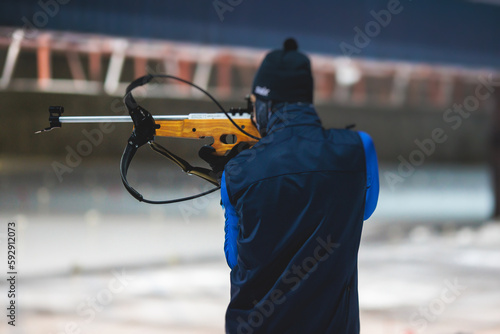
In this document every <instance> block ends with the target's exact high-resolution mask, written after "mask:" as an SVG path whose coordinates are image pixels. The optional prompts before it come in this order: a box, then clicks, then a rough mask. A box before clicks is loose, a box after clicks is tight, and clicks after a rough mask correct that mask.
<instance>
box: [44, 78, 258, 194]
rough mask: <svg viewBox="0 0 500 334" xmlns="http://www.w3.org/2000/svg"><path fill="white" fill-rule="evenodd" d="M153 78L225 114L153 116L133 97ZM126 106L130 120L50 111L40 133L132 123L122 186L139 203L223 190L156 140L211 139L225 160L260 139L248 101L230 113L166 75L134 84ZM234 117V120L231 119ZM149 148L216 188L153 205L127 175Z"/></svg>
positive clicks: (206, 171) (122, 166)
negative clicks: (181, 88)
mask: <svg viewBox="0 0 500 334" xmlns="http://www.w3.org/2000/svg"><path fill="white" fill-rule="evenodd" d="M154 78H169V79H174V80H178V81H181V82H183V83H186V84H188V85H191V86H193V87H195V88H197V89H198V90H200V91H201V92H203V93H204V94H205V95H206V96H208V97H209V98H210V99H211V100H212V101H213V102H214V103H215V104H216V105H217V106H218V107H219V109H220V111H222V112H221V113H211V114H198V113H195V114H189V115H177V116H176V115H151V113H150V112H149V111H147V110H146V109H145V108H143V107H142V106H140V105H139V104H138V103H137V102H136V100H135V99H134V97H133V96H132V90H134V89H135V88H137V87H139V86H142V85H145V84H147V83H148V82H150V81H151V80H152V79H154ZM123 102H124V103H125V106H126V107H127V110H128V112H129V115H130V117H129V116H62V114H63V113H64V107H62V106H52V107H49V114H50V116H49V123H50V126H49V127H48V128H45V129H43V130H41V131H38V132H37V133H40V132H46V131H50V130H52V129H54V128H60V127H61V126H62V123H104V122H106V123H109V122H133V123H134V128H133V131H132V134H131V135H130V137H129V139H128V141H127V146H126V147H125V150H124V151H123V154H122V158H121V161H120V175H121V179H122V183H123V185H124V186H125V188H126V189H127V191H128V192H129V193H130V194H131V195H132V196H133V197H134V198H136V199H137V200H138V201H140V202H145V203H150V204H169V203H176V202H182V201H186V200H190V199H194V198H198V197H201V196H204V195H207V194H209V193H212V192H214V191H216V190H218V189H219V188H220V185H219V181H218V180H217V177H216V176H215V175H214V173H213V172H212V171H211V170H210V169H208V168H203V167H194V166H191V165H190V164H189V163H188V162H187V161H186V160H184V159H182V158H181V157H179V156H177V155H175V154H174V153H172V152H170V151H169V150H167V149H166V148H165V147H163V146H161V145H160V144H158V143H156V142H155V136H160V137H177V138H205V137H212V138H213V140H214V142H213V144H211V146H212V147H213V148H214V153H213V154H215V155H218V156H224V155H225V154H227V153H228V152H229V151H230V150H231V149H232V148H233V147H234V146H235V145H237V144H240V143H242V142H246V143H248V144H249V146H253V145H254V144H255V143H257V141H258V140H259V139H260V134H259V131H258V130H257V128H256V126H255V124H254V123H253V121H252V119H251V116H250V114H251V112H252V109H253V107H252V103H251V101H250V98H249V97H247V107H246V108H231V109H230V111H229V112H227V111H226V110H225V109H224V108H223V107H222V105H221V104H220V103H219V102H218V101H217V100H216V99H215V98H214V97H213V96H212V95H210V94H209V93H208V92H207V91H205V90H204V89H202V88H201V87H199V86H197V85H195V84H193V83H192V82H189V81H187V80H184V79H181V78H178V77H175V76H171V75H166V74H154V75H153V74H149V75H146V76H143V77H140V78H138V79H136V80H134V81H133V82H132V83H130V84H129V86H128V87H127V89H126V93H125V96H124V98H123ZM230 114H232V115H233V116H230ZM146 143H147V144H149V146H150V148H151V149H153V150H154V151H155V152H157V153H159V154H161V155H162V156H164V157H166V158H168V159H169V160H170V161H172V162H174V163H175V164H176V165H178V166H179V167H180V168H181V169H182V170H183V171H184V172H186V173H188V174H192V175H196V176H198V177H200V178H202V179H204V180H206V181H208V182H210V183H212V184H214V185H215V187H214V188H212V189H210V190H208V191H205V192H202V193H199V194H196V195H192V196H188V197H183V198H176V199H170V200H164V201H153V200H149V199H146V198H144V197H143V196H142V195H141V194H140V193H139V192H138V191H137V190H135V189H134V188H132V186H130V185H129V183H128V181H127V171H128V168H129V166H130V163H131V161H132V159H133V157H134V155H135V153H136V152H137V150H138V149H139V148H140V147H141V146H143V145H144V144H146Z"/></svg>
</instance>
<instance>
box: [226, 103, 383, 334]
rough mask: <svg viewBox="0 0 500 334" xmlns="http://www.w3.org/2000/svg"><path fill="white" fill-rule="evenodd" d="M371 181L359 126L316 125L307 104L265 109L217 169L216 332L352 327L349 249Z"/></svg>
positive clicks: (355, 318)
mask: <svg viewBox="0 0 500 334" xmlns="http://www.w3.org/2000/svg"><path fill="white" fill-rule="evenodd" d="M378 187H379V186H378V166H377V158H376V153H375V149H374V147H373V143H372V141H371V139H370V137H369V136H368V135H367V134H365V133H358V132H355V131H351V130H339V129H331V130H325V129H323V128H322V126H321V122H320V120H319V118H318V116H317V114H316V112H315V110H314V108H313V106H312V105H309V104H301V103H295V104H283V105H282V107H281V108H279V109H278V110H277V111H276V112H274V113H273V114H272V116H271V118H270V120H269V123H268V135H267V136H266V137H264V138H262V139H261V140H260V141H259V143H257V144H256V145H255V146H253V147H252V148H251V149H249V150H246V151H243V152H242V153H240V154H239V155H238V156H236V157H235V158H234V159H232V160H231V161H230V162H229V163H228V164H227V165H226V168H225V171H224V175H223V178H222V189H221V196H222V205H223V207H224V209H225V217H226V225H225V232H226V242H225V252H226V259H227V261H228V264H229V266H230V267H231V268H232V271H231V301H230V303H229V306H228V309H227V312H226V332H227V333H280V334H281V333H308V334H309V333H349V334H350V333H359V306H358V289H357V254H358V248H359V242H360V237H361V230H362V225H363V220H365V219H367V218H368V217H369V216H370V215H371V213H372V212H373V210H374V209H375V207H376V203H377V198H378Z"/></svg>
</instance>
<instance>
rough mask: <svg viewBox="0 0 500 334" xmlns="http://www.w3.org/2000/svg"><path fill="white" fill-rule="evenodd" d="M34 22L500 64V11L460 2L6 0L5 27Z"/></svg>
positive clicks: (2, 7) (1, 19)
mask: <svg viewBox="0 0 500 334" xmlns="http://www.w3.org/2000/svg"><path fill="white" fill-rule="evenodd" d="M388 8H393V9H394V12H398V13H397V14H392V15H391V18H390V22H389V23H388V24H384V25H386V26H385V27H384V26H383V25H382V24H381V23H371V24H370V22H371V21H372V22H377V21H376V19H375V17H374V15H373V13H380V11H381V10H389V9H388ZM27 22H29V23H27ZM382 22H384V19H383V18H382ZM385 22H388V18H385ZM30 24H32V26H33V27H36V28H42V29H52V30H69V31H78V32H88V33H102V34H109V35H116V36H127V37H141V38H154V39H168V40H178V41H192V42H198V43H206V44H216V45H241V46H251V47H259V48H263V49H269V48H276V47H278V46H280V45H281V43H282V41H283V39H284V38H286V37H288V36H295V37H296V38H297V39H298V41H299V45H300V47H301V49H303V50H305V51H306V52H317V53H326V54H342V53H343V51H342V50H341V47H340V45H341V44H342V43H346V44H349V45H352V46H354V47H357V49H358V50H357V51H358V52H357V53H353V56H357V57H365V58H376V59H400V60H408V61H417V62H429V63H445V64H462V65H466V66H471V67H478V66H479V67H495V68H497V67H500V6H494V5H486V4H479V3H474V2H466V1H459V0H439V1H436V0H413V1H412V0H401V1H396V0H383V1H380V0H371V1H370V0H363V1H361V0H359V1H348V0H337V1H332V0H315V1H283V0H282V1H279V0H215V1H214V0H176V1H158V0H141V1H132V0H127V1H124V0H40V1H34V0H33V1H27V0H3V1H2V3H1V4H0V25H1V26H28V27H29V25H30ZM367 24H368V25H367ZM377 25H378V27H379V30H378V31H377ZM33 27H31V28H33ZM356 27H357V28H359V30H361V31H362V32H364V33H367V35H366V36H367V37H368V38H366V37H365V38H364V39H363V38H362V37H359V36H358V37H357V38H358V40H357V41H358V45H357V46H356V43H355V42H356V34H357V33H356V31H355V28H356ZM367 27H368V28H371V29H372V30H369V31H367V30H366V29H367ZM369 35H372V37H370V36H369ZM344 45H345V44H344ZM359 46H362V47H359Z"/></svg>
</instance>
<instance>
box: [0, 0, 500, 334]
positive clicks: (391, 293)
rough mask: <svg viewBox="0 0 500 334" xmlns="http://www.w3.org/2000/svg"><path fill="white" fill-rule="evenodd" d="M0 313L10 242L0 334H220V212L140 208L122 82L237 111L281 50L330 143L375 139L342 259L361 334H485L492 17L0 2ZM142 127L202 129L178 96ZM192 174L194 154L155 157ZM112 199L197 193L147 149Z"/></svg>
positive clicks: (493, 320)
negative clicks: (339, 135) (311, 94)
mask: <svg viewBox="0 0 500 334" xmlns="http://www.w3.org/2000/svg"><path fill="white" fill-rule="evenodd" d="M0 9H1V10H0V75H1V77H0V101H1V102H0V121H1V122H0V124H1V129H2V131H0V145H1V146H0V180H1V183H0V187H1V193H0V228H1V230H0V247H1V252H0V261H1V262H0V268H2V270H1V274H0V277H2V279H1V281H0V303H1V305H2V309H4V310H5V308H6V306H7V305H8V302H9V299H8V298H7V290H8V288H9V287H8V286H7V284H6V277H7V272H8V268H7V250H6V249H7V246H6V244H7V224H8V223H9V222H15V224H16V230H17V239H16V242H17V250H18V252H17V270H18V276H17V278H18V280H17V296H16V298H17V300H16V306H17V320H16V326H15V327H13V326H10V325H8V323H7V320H6V319H7V318H6V317H5V315H2V319H3V320H2V321H0V332H2V333H47V334H48V333H160V332H161V333H222V332H223V331H224V313H225V307H226V305H227V303H228V301H229V268H228V267H227V265H226V264H225V260H224V254H223V241H224V232H223V227H224V223H223V214H222V211H221V209H220V206H219V192H215V193H212V194H211V195H208V196H206V197H203V198H200V199H197V200H193V201H190V202H184V203H179V204H171V205H163V206H155V205H148V204H144V203H139V202H137V201H136V200H135V199H133V198H132V197H131V196H130V195H129V194H128V193H127V192H126V190H125V189H124V188H123V186H122V184H121V180H120V176H119V160H120V157H121V153H122V151H123V148H124V147H125V144H126V140H127V139H128V136H129V135H130V133H131V124H130V123H119V124H114V125H112V126H111V127H106V128H103V127H102V126H100V125H99V124H64V125H63V127H62V128H61V129H55V130H53V131H51V132H48V133H41V134H35V131H37V130H40V129H43V128H45V127H47V126H48V107H49V106H52V105H60V106H64V108H65V115H67V116H77V115H126V109H125V108H124V106H123V103H122V97H123V95H124V91H125V88H126V86H127V85H128V83H129V82H130V81H132V80H133V79H135V78H137V77H139V76H142V75H145V74H146V73H168V74H172V75H176V76H179V77H181V78H183V79H186V80H189V81H192V82H194V83H195V84H197V85H199V86H201V87H203V88H205V89H206V90H208V91H209V92H210V93H212V94H213V95H214V96H215V97H216V98H217V99H218V100H219V101H220V102H221V104H222V105H223V106H224V107H225V108H229V107H244V106H245V101H244V96H245V95H246V94H248V93H249V92H250V88H251V83H252V80H253V76H254V74H255V71H256V69H257V68H258V66H259V64H260V62H261V61H262V59H263V57H264V55H265V54H266V52H268V51H269V50H271V49H275V48H280V47H281V45H282V43H283V41H284V40H285V39H286V38H288V37H291V36H292V37H295V38H296V39H297V41H298V43H299V49H300V50H301V51H302V52H304V53H306V54H307V55H309V56H310V58H311V61H312V66H313V72H314V79H315V105H316V107H317V111H318V113H319V115H320V118H321V119H322V122H323V125H324V126H325V127H327V128H332V127H339V128H343V127H345V126H347V125H350V124H356V127H355V129H357V130H360V131H365V132H368V133H369V134H370V135H371V136H372V138H373V139H374V142H375V145H376V148H377V152H378V157H379V163H380V183H381V192H380V198H379V204H378V208H377V210H376V212H375V214H374V215H373V216H372V218H370V220H368V221H367V222H366V224H365V228H364V232H363V240H362V244H361V247H360V254H359V271H360V283H359V284H360V285H359V294H360V308H361V328H362V333H368V334H378V333H381V334H392V333H398V334H399V333H404V334H415V333H462V334H463V333H481V334H485V333H488V334H490V333H500V280H499V278H498V277H500V223H499V218H498V217H499V215H500V205H499V196H496V195H495V194H497V195H498V193H499V188H500V181H499V175H500V71H499V69H500V1H496V0H478V1H459V0H454V1H451V0H441V1H429V0H424V1H411V0H401V1H396V0H386V1H378V0H377V1H375V0H374V1H368V0H365V1H362V0H360V1H346V0H339V1H326V0H323V1H315V2H285V1H278V0H270V1H263V0H258V1H257V0H254V1H250V0H214V1H202V0H191V1H182V2H181V1H164V2H159V1H153V0H143V1H140V2H133V1H116V0H109V1H97V0H89V1H79V0H40V1H24V0H20V1H14V0H7V1H2V3H1V4H0ZM137 96H140V97H141V103H142V104H143V105H144V106H145V107H146V108H147V109H148V110H150V111H151V112H152V113H153V114H156V115H184V114H188V113H199V112H203V113H210V112H217V111H218V110H217V107H216V106H215V105H214V104H213V103H212V102H210V101H209V100H208V99H207V98H205V97H203V96H201V95H200V94H199V93H197V92H196V91H194V90H192V89H191V88H189V87H188V86H186V85H182V84H178V83H176V82H172V81H155V82H154V83H153V84H150V85H149V86H148V87H146V88H140V89H138V90H137ZM158 141H159V142H160V143H161V144H163V145H165V146H166V147H167V148H169V149H171V150H172V151H173V152H174V153H176V154H178V155H180V156H182V157H185V158H186V159H188V160H189V161H190V162H192V164H193V165H203V162H202V161H201V160H200V159H199V158H198V157H197V152H198V149H199V147H201V146H202V145H203V144H206V143H207V142H209V139H204V140H183V139H172V138H158ZM129 181H130V182H131V184H132V185H133V186H134V187H136V188H137V189H139V191H140V192H142V193H143V194H144V195H145V196H146V197H150V198H153V199H158V200H161V199H167V198H176V197H181V196H187V195H192V194H195V193H198V192H200V191H204V190H207V189H208V188H209V187H208V186H207V185H206V184H205V183H203V181H201V180H197V179H195V178H194V177H189V176H186V175H184V174H183V173H182V171H181V170H179V169H176V168H175V167H173V166H171V165H169V162H168V161H163V160H162V158H161V157H160V156H158V155H156V154H154V153H153V152H149V150H148V149H146V148H144V149H142V150H141V151H139V153H138V155H137V157H136V158H135V160H134V162H133V163H132V166H131V169H130V172H129Z"/></svg>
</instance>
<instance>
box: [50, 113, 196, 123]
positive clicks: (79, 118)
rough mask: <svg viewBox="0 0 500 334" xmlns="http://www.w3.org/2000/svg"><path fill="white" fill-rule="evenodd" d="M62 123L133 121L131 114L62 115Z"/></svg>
mask: <svg viewBox="0 0 500 334" xmlns="http://www.w3.org/2000/svg"><path fill="white" fill-rule="evenodd" d="M153 118H154V119H155V120H156V121H178V120H183V119H187V118H188V116H187V115H158V116H157V115H155V116H153ZM59 122H61V123H131V122H132V119H131V118H130V116H60V117H59Z"/></svg>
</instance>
